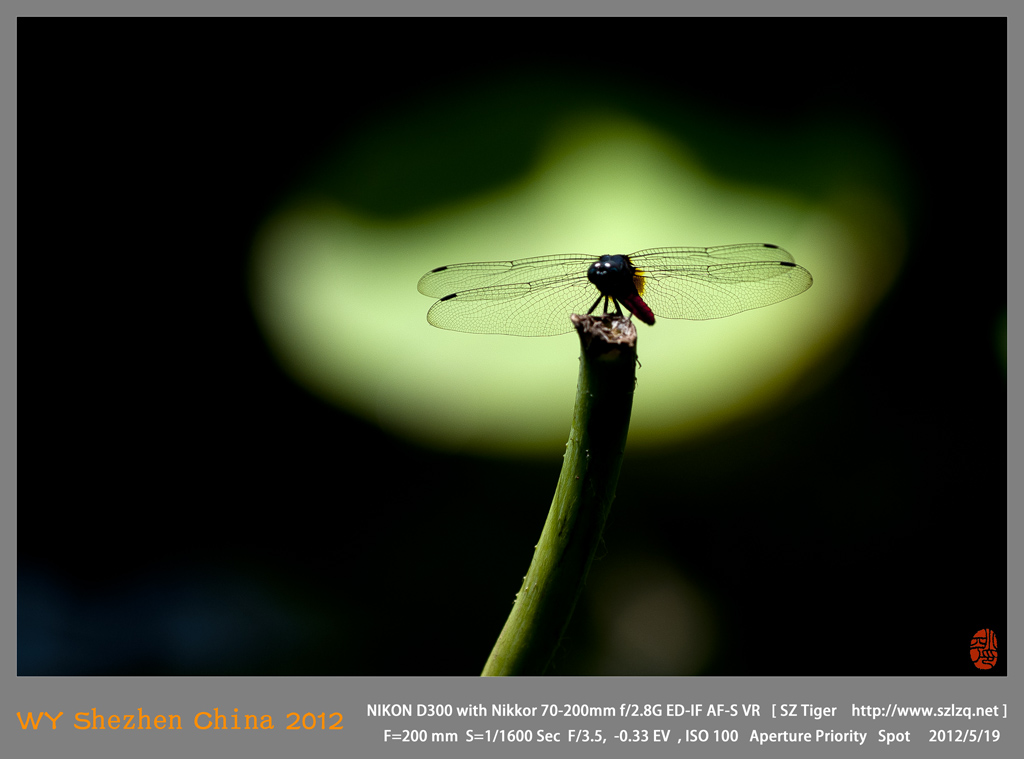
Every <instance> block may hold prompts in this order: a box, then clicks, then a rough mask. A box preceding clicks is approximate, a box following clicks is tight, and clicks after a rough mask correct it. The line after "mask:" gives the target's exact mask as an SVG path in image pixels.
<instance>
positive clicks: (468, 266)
mask: <svg viewBox="0 0 1024 759" xmlns="http://www.w3.org/2000/svg"><path fill="white" fill-rule="evenodd" d="M812 281H813V280H812V279H811V274H810V272H809V271H807V269H805V268H803V267H802V266H798V265H797V264H796V263H795V262H794V260H793V257H792V256H791V255H790V254H789V253H787V252H786V251H785V250H783V249H782V248H780V247H779V246H778V245H771V244H768V243H752V244H743V245H723V246H719V247H716V248H647V249H645V250H640V251H637V252H635V253H630V254H629V255H604V256H599V257H598V256H594V255H585V254H564V255H550V256H536V257H534V258H520V259H518V260H516V261H490V262H480V263H461V264H450V265H448V266H439V267H438V268H436V269H432V270H431V271H429V272H427V273H426V274H424V275H423V277H422V278H421V279H420V281H419V285H418V289H419V291H420V292H421V293H423V294H424V295H429V296H430V297H432V298H438V299H439V300H438V301H437V302H436V303H435V304H434V305H433V306H431V307H430V310H429V311H428V312H427V321H428V322H429V323H430V324H432V325H434V326H435V327H440V328H441V329H450V330H455V331H457V332H476V333H483V334H498V335H519V336H523V337H541V336H546V335H561V334H564V333H566V332H571V331H572V330H573V326H572V323H571V322H570V321H569V316H570V315H571V314H579V313H587V314H592V313H594V311H595V310H597V307H598V306H602V304H603V308H602V313H603V314H608V313H609V309H610V308H611V307H613V306H614V309H615V313H616V314H619V315H622V306H625V307H626V309H628V310H629V312H630V313H631V314H632V316H633V317H636V318H637V319H639V320H640V321H642V322H644V323H645V324H650V325H653V324H654V321H655V316H657V317H665V318H668V319H719V318H721V317H723V316H731V315H732V314H737V313H739V312H741V311H748V310H750V309H752V308H761V307H763V306H770V305H772V304H773V303H778V302H779V301H782V300H785V299H786V298H792V297H793V296H794V295H799V294H800V293H802V292H803V291H804V290H806V289H807V288H809V287H810V286H811V283H812Z"/></svg>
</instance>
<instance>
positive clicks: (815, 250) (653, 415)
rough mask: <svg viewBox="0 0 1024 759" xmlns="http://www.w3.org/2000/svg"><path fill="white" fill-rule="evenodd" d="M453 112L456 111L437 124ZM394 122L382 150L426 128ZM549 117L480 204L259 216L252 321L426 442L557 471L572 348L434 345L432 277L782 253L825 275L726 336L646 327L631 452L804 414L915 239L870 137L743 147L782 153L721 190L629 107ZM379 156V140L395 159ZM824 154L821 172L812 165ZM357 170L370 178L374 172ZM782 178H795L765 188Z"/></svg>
mask: <svg viewBox="0 0 1024 759" xmlns="http://www.w3.org/2000/svg"><path fill="white" fill-rule="evenodd" d="M448 107H451V108H452V109H453V110H457V106H456V105H449V106H448ZM443 115H444V106H442V107H440V115H438V109H435V110H434V111H433V112H432V118H433V119H435V120H436V119H438V118H441V119H443ZM392 118H394V119H399V120H401V119H405V120H406V122H405V123H408V129H409V132H403V131H401V130H391V131H389V130H388V129H386V128H382V129H381V132H380V133H383V134H385V135H391V138H392V139H394V140H395V141H401V140H402V139H403V137H402V135H404V134H414V133H415V118H416V112H415V109H412V108H410V112H409V113H401V112H399V113H398V114H397V115H393V116H392ZM453 118H455V117H454V116H453ZM458 118H459V119H465V118H466V115H465V112H460V113H459V115H458ZM536 118H537V119H538V120H541V119H543V123H542V124H541V125H540V127H538V128H537V132H538V133H539V134H541V135H542V139H540V140H539V141H538V147H537V151H536V154H535V156H534V159H533V160H532V162H530V163H529V165H528V166H527V167H526V170H525V171H522V172H520V173H519V174H518V175H517V176H514V177H511V178H508V179H506V180H505V181H502V182H499V183H496V184H494V185H493V186H490V187H486V188H483V189H481V190H480V191H478V192H475V193H474V194H464V195H463V196H462V197H457V198H448V199H445V200H444V201H443V202H439V203H436V204H433V205H423V206H422V207H420V208H419V209H417V210H414V211H413V212H408V213H399V214H395V213H391V214H381V213H372V212H368V211H367V210H366V209H365V208H363V207H360V204H359V203H354V202H346V200H345V198H344V197H339V196H338V195H332V194H331V193H330V192H323V191H319V192H317V191H309V192H303V191H302V189H301V188H300V189H299V190H298V191H297V192H296V193H295V194H294V195H293V197H292V199H291V200H290V201H289V202H287V203H285V204H284V205H283V206H282V207H281V208H280V209H279V211H278V212H277V213H276V214H274V215H273V216H272V217H271V218H269V219H267V221H266V223H265V225H264V226H263V228H262V229H261V230H260V232H259V234H258V236H257V238H256V241H255V245H254V250H253V255H252V266H251V292H252V302H253V306H254V310H255V313H256V315H257V318H258V320H259V323H260V324H261V326H262V329H263V331H264V333H265V336H266V339H267V341H268V344H269V345H270V347H271V349H272V350H273V352H274V354H275V355H276V356H277V358H278V359H279V361H280V362H281V364H282V365H283V366H284V367H285V368H286V370H287V371H288V372H289V373H290V374H291V375H292V376H293V377H294V378H295V379H296V380H297V381H298V382H300V383H301V384H303V385H304V386H306V387H308V388H309V389H311V390H312V391H313V392H315V393H317V394H319V395H321V396H323V397H324V398H326V399H329V400H330V401H332V402H334V403H336V404H338V405H339V406H341V407H343V408H345V409H347V410H349V411H350V412H352V413H355V414H358V415H360V416H362V417H364V418H366V419H368V420H370V421H372V422H375V423H377V424H379V425H380V426H382V427H383V428H385V429H387V430H389V431H391V432H392V433H394V434H396V435H400V436H403V437H406V438H409V439H412V440H415V441H417V442H419V443H421V444H423V445H427V446H434V447H439V448H444V449H450V450H465V451H472V452H476V453H484V454H487V453H495V454H500V453H518V454H532V453H537V454H542V455H550V454H551V453H552V452H553V451H558V450H560V446H561V445H562V444H563V443H564V441H565V437H566V434H567V432H568V429H569V420H570V414H571V408H572V401H573V397H574V393H575V383H576V372H577V354H578V347H577V340H576V337H575V335H574V334H567V335H563V336H560V337H549V338H517V337H508V336H501V335H471V334H463V333H457V332H446V331H443V330H439V329H436V328H434V327H431V326H429V325H428V324H427V322H426V318H425V316H426V312H427V309H428V308H429V307H430V305H431V303H432V302H433V301H432V300H430V299H428V298H425V297H423V296H422V295H420V294H419V293H418V292H417V291H416V283H417V281H418V279H419V278H420V276H421V275H422V274H424V273H425V272H426V271H428V270H429V269H432V268H434V267H437V266H441V265H444V264H450V263H456V262H463V261H486V260H508V259H514V258H524V257H529V256H536V255H547V254H555V253H588V254H592V255H593V256H595V257H597V256H599V255H602V254H606V253H607V254H614V253H630V252H633V251H635V250H639V249H642V248H650V247H659V246H714V245H725V244H730V243H748V242H770V243H774V244H776V245H779V246H781V247H783V248H785V249H786V250H788V251H789V252H790V253H791V254H792V255H793V256H794V257H795V259H796V261H797V263H799V264H800V265H802V266H804V267H805V268H807V269H809V270H810V272H811V273H812V275H813V276H814V285H813V287H812V288H811V289H810V290H808V291H807V292H805V293H803V294H802V295H800V296H798V297H796V298H792V299H790V300H787V301H784V302H782V303H778V304H775V305H773V306H770V307H767V308H762V309H758V310H755V311H748V312H744V313H741V314H738V315H736V316H732V317H729V318H727V319H719V320H711V321H705V322H690V321H681V320H669V319H660V320H658V323H657V324H656V325H655V326H653V327H650V328H648V327H647V326H646V325H640V328H639V333H640V335H639V354H640V360H641V363H642V367H641V368H640V370H639V372H638V376H639V382H638V389H637V394H636V399H635V403H634V412H633V423H632V427H631V431H630V447H631V448H641V447H643V446H650V445H654V444H658V443H661V442H665V441H669V440H672V439H678V438H681V437H687V436H693V435H697V434H700V433H702V432H704V431H707V430H709V429H711V428H713V427H715V426H717V425H721V424H724V423H727V422H729V421H731V420H736V419H739V418H742V417H744V416H747V415H751V414H755V413H757V412H758V411H759V410H762V409H764V408H766V407H768V406H770V405H772V404H778V403H779V402H780V401H783V400H784V399H786V398H792V397H797V396H799V395H800V393H801V392H802V391H803V390H804V389H806V383H807V377H810V376H813V375H814V374H815V371H814V367H815V366H816V365H818V364H819V363H820V362H822V360H823V358H824V357H828V356H832V355H835V354H836V352H837V349H839V348H840V346H841V344H842V343H843V342H844V341H846V340H848V339H850V337H851V336H852V335H854V334H855V333H856V332H857V330H858V329H859V327H860V326H861V325H862V324H863V322H864V320H865V319H866V318H867V316H868V315H869V314H870V312H871V310H872V309H873V308H874V306H875V305H876V304H877V302H878V301H879V299H880V298H881V297H882V295H883V294H884V293H885V291H886V290H887V288H888V287H889V286H890V285H891V283H892V282H893V280H894V278H895V276H896V274H897V272H898V270H899V268H900V265H901V262H902V259H903V256H904V249H905V239H904V238H905V229H904V221H903V220H902V218H901V212H900V210H899V205H898V201H897V199H896V198H895V197H894V190H893V189H892V188H891V187H889V186H887V185H886V184H885V182H884V181H883V180H882V179H880V178H878V177H877V176H876V175H875V174H873V173H872V172H871V171H867V170H864V164H865V163H867V164H870V163H871V162H872V161H875V162H877V163H878V164H879V165H882V166H886V165H888V164H887V161H889V160H891V159H889V157H888V156H887V155H886V154H885V146H884V143H882V142H880V141H879V140H878V139H877V137H875V136H874V135H873V134H871V133H869V132H864V133H858V132H857V131H856V130H852V129H850V128H849V127H847V126H845V125H844V126H842V127H841V128H840V127H838V126H835V124H834V123H833V122H828V121H823V122H822V123H820V124H818V125H816V126H814V128H813V130H812V131H809V132H808V137H807V146H806V151H807V155H804V156H802V160H801V162H800V163H799V166H798V167H796V168H793V167H792V161H793V159H792V156H793V155H794V151H796V153H795V154H796V155H799V150H800V148H799V143H798V147H797V148H794V147H793V144H794V136H793V135H792V134H787V135H786V136H785V143H786V146H785V149H784V150H783V149H782V148H781V147H780V149H779V151H778V155H772V154H771V150H770V148H771V142H770V140H768V141H767V142H766V141H765V138H764V137H763V135H762V136H755V135H754V134H753V133H752V134H751V138H750V139H752V140H754V139H757V140H759V141H760V142H759V144H762V143H763V144H765V145H766V146H767V147H766V148H765V149H764V150H765V151H767V152H768V153H769V155H766V156H763V159H762V161H763V163H762V164H761V165H760V166H759V167H758V171H757V172H754V173H755V174H756V176H757V179H750V178H743V177H741V176H739V175H738V174H737V173H736V172H735V171H733V172H729V175H728V176H722V175H718V174H716V173H714V171H713V170H712V168H711V166H709V163H708V162H707V161H705V160H702V153H701V152H700V151H698V150H697V149H695V148H694V147H693V146H691V145H689V144H688V143H687V142H686V141H685V139H684V137H682V136H681V135H680V134H678V133H673V131H672V130H669V129H666V128H665V127H664V126H663V125H660V124H655V123H652V122H651V121H650V120H647V119H645V118H644V117H642V116H640V115H637V114H636V113H633V112H629V111H628V110H626V109H620V110H615V109H598V110H587V109H576V110H573V109H571V108H567V109H562V110H560V111H556V112H555V113H554V115H551V114H539V115H538V116H537V117H536ZM534 126H535V127H537V125H534ZM754 126H755V125H751V129H753V127H754ZM705 128H706V129H707V128H710V127H707V126H706V125H705ZM808 129H809V130H810V129H811V128H810V127H809V128H808ZM829 130H833V133H829ZM780 139H781V138H780ZM723 140H734V141H742V140H743V133H742V131H740V132H732V133H730V135H729V137H727V138H726V137H723ZM823 146H825V147H824V148H823ZM828 146H832V149H831V150H829V148H828ZM387 147H388V143H387V140H386V139H384V140H383V141H381V139H380V138H378V140H377V142H376V143H375V148H374V149H375V150H377V151H379V155H378V156H376V157H377V158H378V159H379V160H381V161H382V162H386V160H387V156H388V151H387ZM402 149H407V146H406V147H405V148H403V147H402V146H401V145H398V144H396V145H395V150H396V151H398V152H400V151H401V150H402ZM495 149H496V150H500V149H501V144H500V140H498V141H496V144H495ZM726 149H727V146H726ZM747 149H749V146H748V147H747ZM823 151H824V154H826V155H828V156H829V160H827V161H818V162H817V163H816V156H820V155H821V154H822V153H823ZM836 152H838V155H835V154H834V153H836ZM361 157H362V160H364V161H366V162H369V163H371V164H372V159H373V158H374V156H373V155H370V156H366V155H365V154H362V155H361ZM773 160H777V162H778V172H779V174H778V175H779V176H780V178H786V179H788V181H780V182H779V183H778V184H773V183H772V182H770V181H765V179H766V177H767V178H770V177H771V175H772V172H771V171H770V169H766V168H765V167H766V166H768V167H770V166H771V165H772V161H773ZM787 160H788V161H790V162H791V163H790V165H789V166H787V164H786V161H787ZM816 166H820V170H819V171H818V173H815V167H816ZM450 168H451V167H450ZM336 170H337V171H339V172H344V171H345V164H344V162H342V163H340V164H339V165H338V168H337V169H336ZM452 170H453V171H455V169H452ZM382 171H383V169H382ZM790 171H792V172H793V173H797V172H798V173H799V174H800V177H801V179H799V180H794V179H792V177H791V175H790V173H787V172H790ZM384 173H385V174H388V175H389V176H391V175H392V174H394V172H391V173H390V174H389V173H388V172H384ZM897 173H898V172H897ZM342 179H343V178H342ZM342 183H343V182H342Z"/></svg>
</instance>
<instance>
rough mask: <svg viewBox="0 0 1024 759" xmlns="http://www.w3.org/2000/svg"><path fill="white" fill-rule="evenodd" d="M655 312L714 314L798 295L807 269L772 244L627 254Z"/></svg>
mask: <svg viewBox="0 0 1024 759" xmlns="http://www.w3.org/2000/svg"><path fill="white" fill-rule="evenodd" d="M629 258H630V260H631V261H632V262H633V265H634V266H636V267H637V268H638V269H639V270H640V273H641V276H642V277H643V281H644V290H643V293H642V297H643V299H644V300H645V301H646V302H647V304H648V305H650V307H651V308H652V309H653V310H654V313H655V314H656V315H658V316H664V317H667V318H671V319H718V318H721V317H723V316H731V315H732V314H737V313H739V312H740V311H749V310H750V309H752V308H761V307H763V306H770V305H771V304H773V303H778V302H779V301H781V300H785V299H786V298H792V297H793V296H794V295H799V294H800V293H802V292H803V291H804V290H806V289H807V288H808V287H810V286H811V283H812V279H811V274H810V272H808V271H807V270H806V269H804V268H803V267H802V266H797V265H796V264H795V263H793V257H792V256H791V255H790V254H789V253H787V252H786V251H785V250H783V249H782V248H779V247H777V246H774V245H764V244H754V245H727V246H723V247H720V248H652V249H649V250H642V251H639V252H638V253H635V254H633V255H631V256H630V257H629Z"/></svg>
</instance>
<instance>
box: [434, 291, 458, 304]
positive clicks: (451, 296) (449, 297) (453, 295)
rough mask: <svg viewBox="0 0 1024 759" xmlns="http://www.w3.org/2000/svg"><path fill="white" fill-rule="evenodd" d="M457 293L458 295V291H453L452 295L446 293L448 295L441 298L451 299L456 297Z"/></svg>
mask: <svg viewBox="0 0 1024 759" xmlns="http://www.w3.org/2000/svg"><path fill="white" fill-rule="evenodd" d="M456 295H458V293H452V294H451V295H446V296H444V297H443V298H441V300H451V299H452V298H454V297H455V296H456ZM440 302H441V301H440V300H439V301H438V303H440Z"/></svg>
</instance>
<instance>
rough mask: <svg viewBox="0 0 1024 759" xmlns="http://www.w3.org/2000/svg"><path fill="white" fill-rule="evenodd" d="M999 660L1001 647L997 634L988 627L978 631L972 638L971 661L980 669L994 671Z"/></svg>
mask: <svg viewBox="0 0 1024 759" xmlns="http://www.w3.org/2000/svg"><path fill="white" fill-rule="evenodd" d="M998 659H999V645H998V642H997V641H996V634H995V633H994V632H992V630H989V629H988V628H987V627H986V628H985V629H984V630H978V632H976V633H974V637H973V638H971V661H972V662H974V666H975V667H977V668H978V669H992V667H994V666H996V661H998Z"/></svg>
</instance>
